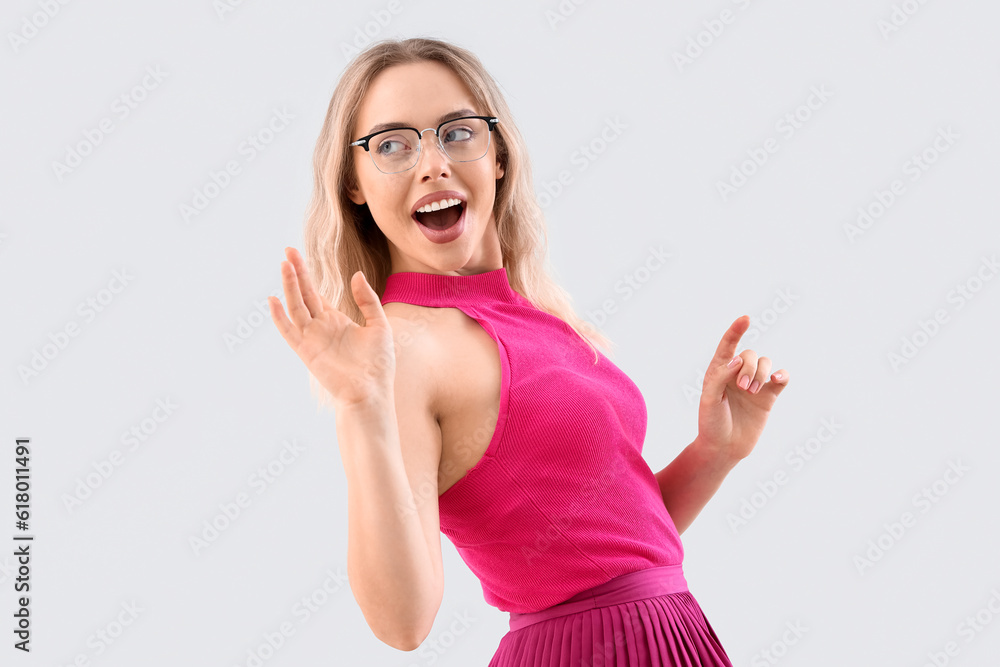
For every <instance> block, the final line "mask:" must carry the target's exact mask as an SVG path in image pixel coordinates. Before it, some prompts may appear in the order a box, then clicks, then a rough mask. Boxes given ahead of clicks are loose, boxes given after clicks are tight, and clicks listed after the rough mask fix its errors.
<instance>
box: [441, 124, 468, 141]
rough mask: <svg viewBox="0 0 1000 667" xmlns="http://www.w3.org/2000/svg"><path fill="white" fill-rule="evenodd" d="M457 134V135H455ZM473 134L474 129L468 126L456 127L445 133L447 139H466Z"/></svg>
mask: <svg viewBox="0 0 1000 667" xmlns="http://www.w3.org/2000/svg"><path fill="white" fill-rule="evenodd" d="M453 135H457V136H453ZM471 136H472V130H470V129H469V128H467V127H456V128H454V129H451V130H448V132H447V133H445V135H444V140H445V141H465V140H467V139H469V138H470V137H471Z"/></svg>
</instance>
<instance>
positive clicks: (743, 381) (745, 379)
mask: <svg viewBox="0 0 1000 667" xmlns="http://www.w3.org/2000/svg"><path fill="white" fill-rule="evenodd" d="M737 384H738V385H739V387H740V389H746V388H747V385H748V384H750V376H749V375H744V376H743V377H741V378H740V381H739V382H738V383H737Z"/></svg>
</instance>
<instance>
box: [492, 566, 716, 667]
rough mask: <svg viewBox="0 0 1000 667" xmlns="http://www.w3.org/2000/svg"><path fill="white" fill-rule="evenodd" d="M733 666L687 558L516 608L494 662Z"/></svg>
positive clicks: (499, 666)
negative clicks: (693, 586)
mask: <svg viewBox="0 0 1000 667" xmlns="http://www.w3.org/2000/svg"><path fill="white" fill-rule="evenodd" d="M612 665H614V666H615V667H625V666H626V665H627V666H628V667H640V666H641V667H732V665H733V663H732V662H730V660H729V656H727V655H726V651H725V650H724V649H723V648H722V644H721V643H720V642H719V638H718V637H717V636H716V634H715V630H713V629H712V626H711V625H710V624H709V622H708V619H707V618H706V617H705V614H704V613H703V612H702V610H701V606H700V605H699V604H698V602H697V601H696V600H695V599H694V596H692V595H691V593H690V591H688V587H687V580H686V579H685V578H684V573H683V571H682V569H681V565H667V566H663V567H653V568H649V569H646V570H639V571H637V572H629V573H628V574H623V575H622V576H620V577H615V578H614V579H611V580H610V581H607V582H605V583H603V584H600V585H599V586H595V587H593V588H589V589H587V590H585V591H582V592H580V593H578V594H577V595H574V596H573V597H571V598H570V599H568V600H566V601H564V602H560V603H559V604H557V605H554V606H552V607H549V608H548V609H543V610H541V611H538V612H534V613H530V614H518V613H514V612H511V613H510V631H509V632H508V633H507V634H505V635H504V636H503V637H502V638H501V639H500V645H499V646H498V647H497V650H496V653H495V654H494V655H493V659H492V660H491V661H490V664H489V667H610V666H612Z"/></svg>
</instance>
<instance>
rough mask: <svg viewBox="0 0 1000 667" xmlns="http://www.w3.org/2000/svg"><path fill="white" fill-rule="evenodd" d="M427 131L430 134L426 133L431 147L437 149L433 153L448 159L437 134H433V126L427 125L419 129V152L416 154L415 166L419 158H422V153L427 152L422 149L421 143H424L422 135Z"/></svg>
mask: <svg viewBox="0 0 1000 667" xmlns="http://www.w3.org/2000/svg"><path fill="white" fill-rule="evenodd" d="M428 132H429V133H430V134H429V135H427V136H428V138H429V139H430V143H431V146H432V147H433V148H436V149H437V151H436V153H435V154H436V155H439V156H440V157H441V158H443V160H444V161H447V160H448V159H449V158H448V154H447V153H445V152H444V149H443V148H442V147H441V142H440V141H439V140H438V136H437V134H435V132H434V128H433V127H428V128H426V129H424V130H421V132H420V154H419V155H417V165H416V166H419V165H420V160H421V159H423V156H424V154H425V153H426V152H427V151H425V150H424V147H423V143H424V136H425V134H426V133H428Z"/></svg>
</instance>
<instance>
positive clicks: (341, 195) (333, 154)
mask: <svg viewBox="0 0 1000 667" xmlns="http://www.w3.org/2000/svg"><path fill="white" fill-rule="evenodd" d="M421 61H436V62H439V63H443V64H444V65H447V66H448V67H450V68H451V69H452V70H453V71H454V72H455V73H456V74H457V75H458V76H459V77H460V78H461V79H462V81H463V82H464V83H465V85H466V86H467V87H468V89H469V91H470V92H471V93H472V95H473V97H474V99H475V100H476V103H477V104H478V105H479V106H480V107H481V109H482V110H483V111H482V113H484V114H491V115H493V116H495V117H497V118H499V119H500V122H499V124H498V125H497V126H496V128H495V129H494V131H493V133H492V134H493V138H494V141H495V142H496V153H497V159H498V160H499V161H500V165H501V166H502V167H503V170H504V175H503V177H502V178H501V179H500V180H499V181H497V189H496V199H495V202H494V208H493V213H494V217H495V220H496V226H497V235H498V237H499V240H500V249H501V252H502V256H503V266H504V267H505V268H506V269H507V276H508V279H509V281H510V286H511V288H512V289H513V290H514V291H516V292H517V293H518V294H520V295H521V296H523V297H524V298H526V299H527V300H528V301H530V302H531V303H532V304H533V305H534V306H535V307H536V308H538V309H539V310H542V311H544V312H547V313H550V314H551V315H554V316H555V317H558V318H559V319H561V320H563V322H565V323H566V324H567V325H568V326H569V327H570V328H571V329H572V330H573V332H574V333H575V334H576V335H577V336H579V337H580V338H581V339H582V340H583V341H584V342H585V343H587V345H588V346H590V348H591V350H593V352H594V363H595V364H596V363H597V362H598V354H597V348H596V347H595V345H594V344H595V343H597V344H598V345H600V346H601V347H602V348H604V351H605V352H607V353H608V354H609V355H610V354H612V351H611V347H612V346H613V345H614V343H613V342H612V341H611V340H610V339H608V338H607V337H606V336H604V334H602V333H601V332H600V331H599V330H598V329H597V328H596V327H594V326H593V325H592V324H591V323H590V322H588V321H586V320H584V319H583V318H581V317H579V316H578V315H577V314H576V313H575V312H574V310H573V307H572V305H571V302H572V297H571V296H570V295H569V293H568V292H567V291H566V290H564V289H563V288H562V287H560V286H559V285H558V284H557V283H556V282H555V281H554V280H553V279H552V277H551V265H550V262H549V258H548V252H547V251H548V247H547V244H548V236H547V231H546V225H545V219H544V216H543V214H542V210H541V207H540V206H539V205H538V200H537V198H536V196H535V190H534V185H533V182H532V177H531V163H530V160H529V157H528V148H527V145H526V144H525V142H524V139H523V137H522V136H521V133H520V131H519V130H518V128H517V125H516V124H515V122H514V117H513V114H511V111H510V108H509V107H508V106H507V102H506V100H505V99H504V97H503V95H502V94H501V92H500V88H499V86H498V85H497V83H496V82H495V81H494V79H493V78H492V76H491V75H490V74H489V73H488V72H487V71H486V68H485V67H483V65H482V63H481V62H480V61H479V59H478V58H477V57H476V56H475V54H473V53H472V52H471V51H468V50H466V49H464V48H461V47H459V46H456V45H454V44H450V43H448V42H444V41H441V40H436V39H425V38H411V39H389V40H382V41H378V42H375V43H374V44H372V45H370V46H369V47H368V48H367V49H365V50H364V51H363V52H361V53H360V54H358V55H357V56H356V57H355V58H354V60H353V61H352V62H351V63H350V64H349V65H348V66H347V68H346V70H345V71H344V73H343V75H342V76H341V78H340V81H339V82H338V84H337V87H336V88H335V89H334V91H333V97H332V98H331V99H330V105H329V107H328V109H327V112H326V119H325V120H324V122H323V129H322V130H321V131H320V135H319V138H318V139H317V141H316V148H315V151H314V153H313V193H312V199H311V201H310V203H309V208H308V211H307V213H306V220H305V232H304V235H305V238H304V253H303V256H304V259H305V261H306V266H307V269H308V271H309V274H310V277H311V278H312V280H313V284H314V285H315V286H316V289H317V291H318V292H319V293H320V294H322V295H323V296H324V297H325V298H326V299H327V300H328V301H329V302H330V303H331V304H333V305H334V306H335V307H336V308H338V309H339V310H340V311H341V312H342V313H344V314H345V315H347V316H348V317H350V318H351V319H353V320H354V321H355V322H356V323H357V324H358V325H364V322H365V320H364V316H363V315H362V314H361V310H360V309H359V308H358V306H357V304H356V303H355V302H354V296H353V294H352V293H351V289H350V280H351V276H353V275H354V273H355V272H357V271H358V270H360V271H362V272H363V273H364V275H365V278H366V279H367V280H368V283H369V284H370V285H371V286H372V288H373V289H374V290H375V293H376V294H378V295H379V296H380V297H381V296H382V295H383V294H384V293H385V285H386V278H387V277H388V276H389V274H390V272H391V262H390V258H389V248H388V241H387V239H386V238H385V235H384V234H383V233H382V231H381V230H380V229H379V228H378V226H377V225H376V224H375V220H374V219H373V218H372V214H371V211H370V210H369V208H368V204H367V203H366V204H361V205H358V204H355V203H354V202H352V201H351V200H350V198H349V197H348V191H349V189H350V188H352V187H354V186H355V185H356V179H355V172H354V155H353V154H352V152H351V151H352V150H353V149H352V148H351V147H350V146H349V145H348V144H350V143H351V141H352V137H351V132H352V131H353V129H354V125H355V121H356V119H357V113H358V109H359V108H360V106H361V101H362V99H363V98H364V95H365V92H366V91H367V90H368V87H369V85H370V84H371V81H372V79H374V78H375V76H376V75H378V74H379V73H380V72H381V71H382V70H385V69H387V68H389V67H392V66H393V65H402V64H407V63H415V62H421ZM309 377H310V383H309V384H310V388H311V390H312V393H313V395H314V396H315V397H317V398H318V399H319V400H320V402H321V403H326V404H328V405H332V403H333V401H332V396H331V395H330V394H329V392H328V391H327V390H326V389H325V388H324V387H323V386H322V385H321V384H320V383H319V381H318V380H317V379H316V378H315V376H313V375H312V373H310V374H309Z"/></svg>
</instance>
